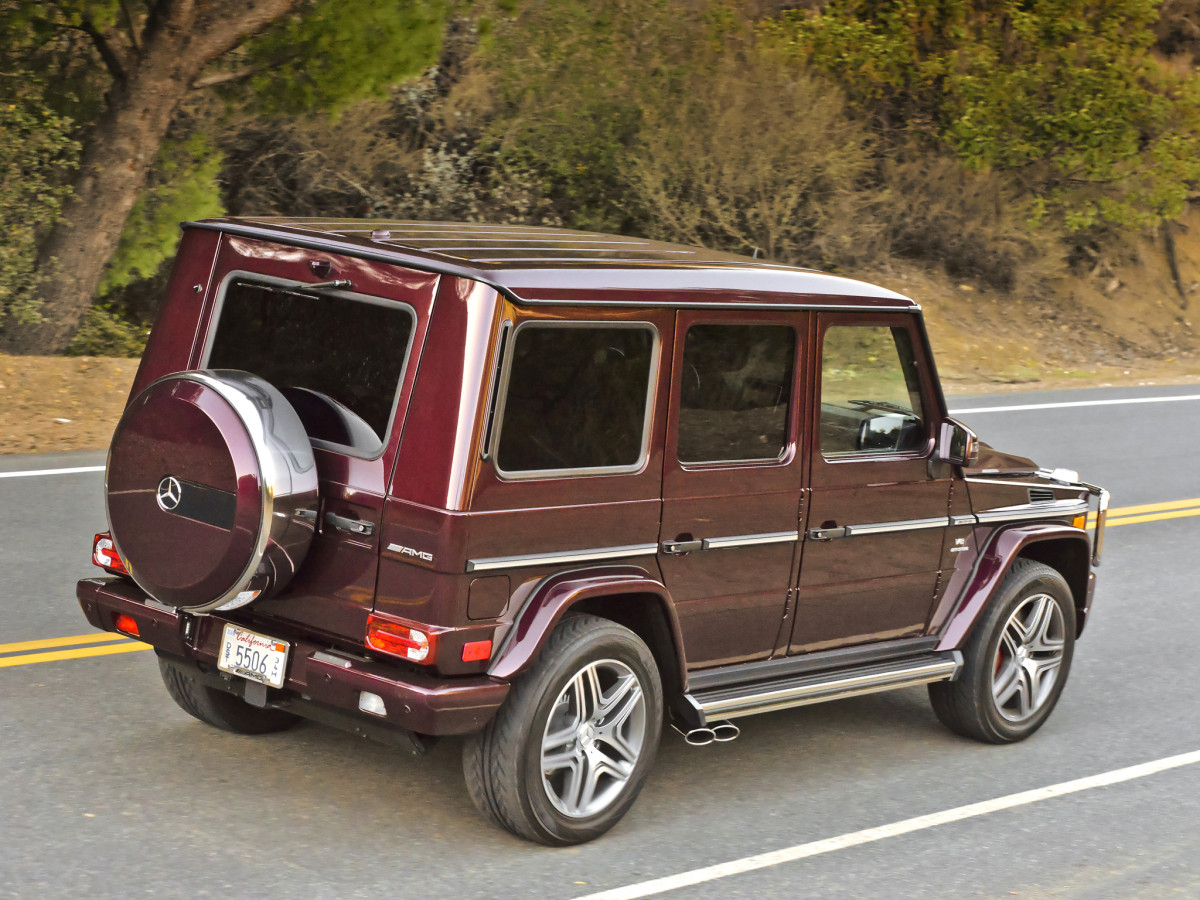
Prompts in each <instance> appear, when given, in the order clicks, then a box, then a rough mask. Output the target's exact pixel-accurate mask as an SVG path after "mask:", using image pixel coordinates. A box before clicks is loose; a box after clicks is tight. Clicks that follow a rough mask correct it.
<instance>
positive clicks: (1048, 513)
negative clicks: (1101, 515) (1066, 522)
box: [975, 500, 1090, 524]
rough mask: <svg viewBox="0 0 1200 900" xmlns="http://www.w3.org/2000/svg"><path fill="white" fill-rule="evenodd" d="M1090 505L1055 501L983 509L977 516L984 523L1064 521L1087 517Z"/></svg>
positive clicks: (1075, 501) (1085, 502) (1078, 502)
mask: <svg viewBox="0 0 1200 900" xmlns="http://www.w3.org/2000/svg"><path fill="white" fill-rule="evenodd" d="M1089 506H1090V504H1089V503H1088V502H1087V501H1086V500H1055V501H1054V503H1053V504H1049V503H1036V504H1034V503H1027V504H1022V505H1020V506H1004V507H1000V508H999V509H982V510H980V511H979V512H977V513H976V514H975V517H976V519H978V520H979V522H980V523H981V524H982V523H984V522H1007V521H1012V520H1017V519H1021V520H1026V519H1063V518H1067V517H1068V516H1081V515H1083V516H1085V515H1087V513H1088V507H1089Z"/></svg>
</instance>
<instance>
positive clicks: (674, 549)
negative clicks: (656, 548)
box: [662, 541, 704, 556]
mask: <svg viewBox="0 0 1200 900" xmlns="http://www.w3.org/2000/svg"><path fill="white" fill-rule="evenodd" d="M702 549H704V541H663V543H662V552H663V553H666V554H669V555H671V556H682V555H683V554H684V553H691V552H692V551H693V550H702Z"/></svg>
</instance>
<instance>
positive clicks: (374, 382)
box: [208, 281, 413, 455]
mask: <svg viewBox="0 0 1200 900" xmlns="http://www.w3.org/2000/svg"><path fill="white" fill-rule="evenodd" d="M412 328H413V318H412V314H411V313H410V312H409V311H408V309H407V308H405V307H401V306H398V305H396V304H391V303H370V302H365V301H359V300H351V299H348V298H345V297H337V296H332V295H329V294H320V295H308V294H300V293H295V292H292V291H287V290H284V289H282V288H276V287H271V286H269V285H263V284H252V283H248V282H240V281H239V282H233V283H232V284H230V285H229V288H228V290H227V291H226V293H225V300H224V302H223V304H222V306H221V318H220V321H219V322H218V324H217V334H216V337H215V338H214V339H213V344H212V350H211V351H210V352H209V358H208V367H209V368H212V369H244V370H245V371H247V372H253V373H254V374H255V375H258V376H260V377H262V378H265V379H266V380H267V381H269V382H271V384H273V385H275V387H277V388H279V389H280V390H281V391H282V392H283V394H284V396H286V397H287V398H288V400H289V401H291V403H292V405H293V406H294V407H295V408H296V412H297V413H299V415H300V418H301V420H302V421H303V422H304V426H305V429H306V430H307V431H308V435H309V437H311V438H313V439H315V440H319V441H325V442H328V443H331V444H340V445H344V446H348V447H352V448H353V449H354V450H355V451H357V452H362V453H365V454H368V455H370V454H373V453H377V452H378V451H379V449H380V448H381V447H382V445H383V435H385V434H386V433H387V430H388V420H389V419H390V418H391V414H392V405H393V403H394V402H395V398H396V391H397V389H398V387H399V384H400V376H401V374H402V373H403V371H404V360H405V357H406V356H407V354H408V344H409V337H410V336H411V335H412Z"/></svg>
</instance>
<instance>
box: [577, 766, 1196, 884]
mask: <svg viewBox="0 0 1200 900" xmlns="http://www.w3.org/2000/svg"><path fill="white" fill-rule="evenodd" d="M1196 763H1200V750H1195V751H1193V752H1191V753H1181V754H1180V755H1178V756H1168V757H1166V758H1164V759H1157V760H1153V761H1152V762H1147V763H1142V764H1141V765H1137V766H1129V767H1128V768H1126V769H1115V770H1113V771H1111V772H1101V773H1100V774H1099V775H1089V776H1088V777H1086V778H1078V779H1076V780H1075V781H1064V782H1062V783H1061V784H1052V785H1050V786H1049V787H1043V788H1036V789H1034V790H1032V791H1022V792H1021V793H1019V794H1009V795H1008V796H1007V797H997V798H996V799H995V800H984V801H983V802H981V803H972V804H970V805H968V806H959V807H956V808H955V809H947V810H944V811H943V812H936V813H930V814H929V815H925V816H917V817H916V818H913V819H905V820H903V821H901V822H893V823H892V824H890V825H880V826H879V827H878V828H867V829H865V830H864V831H854V832H851V833H849V834H843V835H839V836H837V837H831V838H825V839H824V840H821V841H813V842H812V843H809V844H797V845H796V846H794V847H785V848H783V849H782V850H773V851H771V852H770V853H761V854H759V855H757V856H747V857H743V858H742V859H735V860H731V861H730V862H725V863H719V864H718V865H715V866H707V867H706V868H703V869H692V870H691V871H690V872H680V873H679V874H678V875H669V876H667V877H666V878H656V879H654V880H653V881H643V882H639V883H638V884H630V885H627V886H625V887H620V888H614V889H612V890H609V891H600V892H599V893H596V894H587V895H585V896H582V897H578V898H576V900H638V898H640V897H649V896H652V895H654V894H662V893H666V892H667V891H675V890H678V889H679V888H684V887H690V886H691V885H694V884H702V883H704V882H706V881H715V880H716V879H718V878H728V877H729V876H730V875H740V874H742V873H743V872H753V871H755V870H756V869H765V868H768V867H770V866H777V865H780V864H781V863H787V862H794V861H795V860H798V859H807V858H808V857H810V856H819V855H821V854H822V853H832V852H834V851H835V850H845V849H847V848H848V847H857V846H859V845H861V844H870V843H872V842H874V841H882V840H884V839H885V838H891V837H897V836H899V835H902V834H909V833H911V832H914V831H923V830H924V829H926V828H934V827H936V826H938V825H946V824H948V823H950V822H961V821H962V820H963V819H970V818H974V817H975V816H984V815H987V814H988V813H994V812H999V811H1001V810H1005V809H1012V808H1013V807H1015V806H1025V805H1027V804H1030V803H1040V802H1041V801H1043V800H1050V799H1052V798H1054V797H1062V796H1064V795H1066V794H1074V793H1077V792H1079V791H1089V790H1091V789H1092V788H1098V787H1106V786H1107V785H1110V784H1119V783H1121V782H1122V781H1132V780H1133V779H1135V778H1145V777H1146V776H1147V775H1154V774H1157V773H1159V772H1165V771H1167V770H1169V769H1178V768H1180V767H1182V766H1190V765H1194V764H1196Z"/></svg>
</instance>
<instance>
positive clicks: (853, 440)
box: [821, 325, 927, 456]
mask: <svg viewBox="0 0 1200 900" xmlns="http://www.w3.org/2000/svg"><path fill="white" fill-rule="evenodd" d="M821 351H822V356H821V453H822V454H823V455H825V456H847V455H855V456H857V455H871V454H887V453H908V452H913V451H917V450H920V449H921V448H922V447H923V446H924V444H925V437H926V430H927V429H926V428H925V415H924V411H923V410H922V407H921V388H920V384H921V383H920V377H919V375H918V373H917V363H916V355H915V354H914V353H913V345H912V338H911V337H910V336H909V333H908V330H907V329H905V328H889V327H887V326H882V325H881V326H874V325H872V326H864V325H834V326H832V327H830V328H829V329H828V330H826V332H825V338H824V341H823V342H822V348H821Z"/></svg>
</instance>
